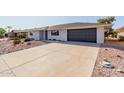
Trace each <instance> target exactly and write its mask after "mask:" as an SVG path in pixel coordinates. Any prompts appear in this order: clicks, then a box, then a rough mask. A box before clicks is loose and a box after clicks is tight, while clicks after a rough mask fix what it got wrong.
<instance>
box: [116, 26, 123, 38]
mask: <svg viewBox="0 0 124 93" xmlns="http://www.w3.org/2000/svg"><path fill="white" fill-rule="evenodd" d="M116 32H117V33H118V35H117V37H118V38H119V37H120V36H124V27H121V28H119V29H116Z"/></svg>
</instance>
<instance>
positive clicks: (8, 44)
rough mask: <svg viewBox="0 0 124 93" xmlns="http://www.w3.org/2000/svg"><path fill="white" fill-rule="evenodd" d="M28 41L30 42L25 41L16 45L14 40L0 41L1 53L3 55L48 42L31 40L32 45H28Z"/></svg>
mask: <svg viewBox="0 0 124 93" xmlns="http://www.w3.org/2000/svg"><path fill="white" fill-rule="evenodd" d="M27 43H28V42H23V43H20V44H18V45H16V46H14V45H13V40H5V41H0V54H1V55H2V54H7V53H11V52H15V51H19V50H23V49H28V48H31V47H36V46H40V45H44V44H47V42H43V41H30V43H31V44H30V45H28V44H27Z"/></svg>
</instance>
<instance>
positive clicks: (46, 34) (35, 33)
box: [13, 22, 112, 43]
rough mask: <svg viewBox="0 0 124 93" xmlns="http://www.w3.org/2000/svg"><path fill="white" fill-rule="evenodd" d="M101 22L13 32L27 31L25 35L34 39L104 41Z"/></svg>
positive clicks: (104, 25) (103, 25)
mask: <svg viewBox="0 0 124 93" xmlns="http://www.w3.org/2000/svg"><path fill="white" fill-rule="evenodd" d="M111 26H112V25H111V24H103V23H80V22H77V23H68V24H60V25H54V26H47V27H41V28H33V29H25V30H13V32H14V33H21V32H25V33H27V37H29V38H34V39H35V40H60V41H81V42H93V43H104V31H105V29H104V28H105V27H111Z"/></svg>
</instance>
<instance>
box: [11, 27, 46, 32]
mask: <svg viewBox="0 0 124 93" xmlns="http://www.w3.org/2000/svg"><path fill="white" fill-rule="evenodd" d="M47 28H48V26H47V27H40V28H32V29H23V30H13V32H32V31H41V30H43V31H44V30H47Z"/></svg>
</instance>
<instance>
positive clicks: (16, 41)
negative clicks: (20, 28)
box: [13, 38, 21, 45]
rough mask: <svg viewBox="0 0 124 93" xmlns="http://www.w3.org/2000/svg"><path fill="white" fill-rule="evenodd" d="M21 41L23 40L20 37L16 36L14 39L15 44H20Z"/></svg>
mask: <svg viewBox="0 0 124 93" xmlns="http://www.w3.org/2000/svg"><path fill="white" fill-rule="evenodd" d="M20 43H21V40H20V39H19V38H15V39H14V40H13V44H14V45H17V44H20Z"/></svg>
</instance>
